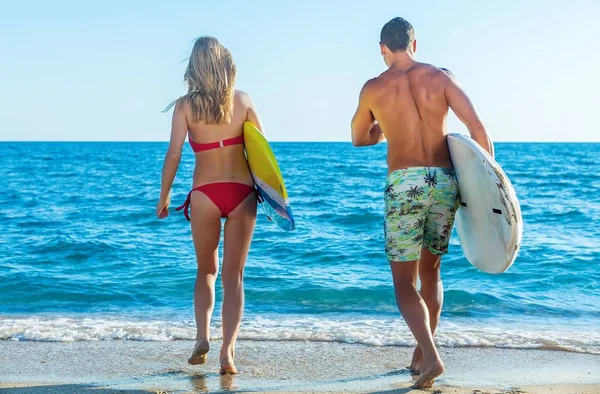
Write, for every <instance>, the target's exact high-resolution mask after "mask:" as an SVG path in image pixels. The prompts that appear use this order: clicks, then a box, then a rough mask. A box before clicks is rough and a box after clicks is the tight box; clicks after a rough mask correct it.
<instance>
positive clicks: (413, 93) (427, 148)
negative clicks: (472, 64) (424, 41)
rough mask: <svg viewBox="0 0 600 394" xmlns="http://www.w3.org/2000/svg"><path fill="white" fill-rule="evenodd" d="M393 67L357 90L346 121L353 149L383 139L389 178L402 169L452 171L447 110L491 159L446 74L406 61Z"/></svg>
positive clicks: (478, 126) (470, 110)
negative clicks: (355, 104)
mask: <svg viewBox="0 0 600 394" xmlns="http://www.w3.org/2000/svg"><path fill="white" fill-rule="evenodd" d="M398 63H399V64H394V65H392V66H391V67H390V68H389V69H388V70H387V71H385V72H384V73H382V74H381V75H380V76H379V77H377V78H374V79H371V80H370V81H368V82H367V83H366V84H365V86H364V87H363V90H362V92H361V96H360V103H359V108H358V109H357V113H356V115H355V117H354V119H353V122H352V124H353V140H354V143H355V145H372V144H374V143H377V142H379V141H382V140H383V139H384V138H385V139H386V140H387V142H388V171H389V172H390V173H391V172H393V171H395V170H398V169H400V168H408V167H427V166H431V167H452V163H451V161H450V153H449V151H448V143H447V142H446V134H447V131H446V118H447V116H448V109H449V108H452V110H453V111H454V112H455V113H456V115H457V116H458V117H459V118H460V119H461V120H462V121H463V123H465V125H466V126H467V127H468V128H469V131H470V133H471V136H472V137H473V138H474V139H475V140H476V141H477V142H478V143H479V144H480V145H481V146H482V147H483V148H484V149H485V150H487V151H488V152H489V153H492V155H493V148H492V144H491V141H490V140H489V138H488V137H487V134H486V131H485V129H484V127H483V124H482V123H481V121H480V120H479V117H478V116H477V113H476V111H475V108H474V107H473V105H472V104H471V102H470V100H469V98H468V97H467V95H466V94H465V93H464V91H463V90H462V89H461V88H460V87H459V86H458V84H457V83H456V81H455V80H454V78H453V77H452V76H451V75H450V74H449V72H446V71H443V70H442V69H439V68H436V67H434V66H432V65H430V64H426V63H419V62H416V61H414V60H410V59H408V61H400V62H398ZM375 121H376V123H374V122H375ZM361 134H362V138H361ZM355 135H356V138H354V137H355Z"/></svg>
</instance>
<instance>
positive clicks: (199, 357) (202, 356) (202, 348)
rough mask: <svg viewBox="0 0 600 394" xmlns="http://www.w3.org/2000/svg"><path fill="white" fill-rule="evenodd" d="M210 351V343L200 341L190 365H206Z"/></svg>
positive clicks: (190, 359) (189, 361)
mask: <svg viewBox="0 0 600 394" xmlns="http://www.w3.org/2000/svg"><path fill="white" fill-rule="evenodd" d="M209 350H210V345H209V344H208V341H198V342H196V346H195V347H194V351H193V352H192V356H191V357H190V358H189V359H188V363H190V364H192V365H200V364H204V363H205V362H206V359H207V357H208V356H207V353H208V351H209Z"/></svg>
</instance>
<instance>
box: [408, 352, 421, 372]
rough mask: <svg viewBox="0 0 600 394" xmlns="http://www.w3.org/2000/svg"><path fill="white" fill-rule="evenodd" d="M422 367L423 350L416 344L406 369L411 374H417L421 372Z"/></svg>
mask: <svg viewBox="0 0 600 394" xmlns="http://www.w3.org/2000/svg"><path fill="white" fill-rule="evenodd" d="M422 368H423V351H422V350H421V348H420V347H419V345H417V347H416V348H415V351H414V352H413V357H412V361H411V362H410V366H409V367H408V370H409V371H410V373H411V374H413V375H419V374H420V373H421V369H422Z"/></svg>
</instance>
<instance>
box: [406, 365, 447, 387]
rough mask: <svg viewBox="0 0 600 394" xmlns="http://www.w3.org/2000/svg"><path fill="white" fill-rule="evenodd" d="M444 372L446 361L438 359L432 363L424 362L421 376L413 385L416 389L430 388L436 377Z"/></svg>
mask: <svg viewBox="0 0 600 394" xmlns="http://www.w3.org/2000/svg"><path fill="white" fill-rule="evenodd" d="M443 373H444V363H442V360H440V359H437V360H435V361H433V362H431V363H425V364H423V369H422V370H421V376H420V377H419V380H417V382H416V383H415V384H414V385H413V388H415V389H430V388H431V387H432V386H433V383H434V382H435V379H436V378H437V377H438V376H440V375H441V374H443Z"/></svg>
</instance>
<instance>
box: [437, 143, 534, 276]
mask: <svg viewBox="0 0 600 394" xmlns="http://www.w3.org/2000/svg"><path fill="white" fill-rule="evenodd" d="M448 147H449V148H450V156H451V158H452V164H453V165H454V169H455V171H456V177H457V180H458V189H459V193H460V203H461V206H460V208H459V209H458V211H457V213H456V230H457V232H458V237H459V240H460V245H461V246H462V249H463V252H464V253H465V257H466V258H467V260H469V262H470V263H471V264H473V265H474V266H475V267H476V268H478V269H480V270H481V271H484V272H488V273H491V274H498V273H501V272H504V271H506V270H507V269H508V268H509V267H510V266H511V265H512V264H513V262H514V261H515V259H516V258H517V255H518V253H519V248H520V247H521V240H522V239H523V218H522V216H521V207H520V206H519V201H518V200H517V196H516V194H515V189H514V188H513V186H512V184H511V183H510V181H509V180H508V177H507V176H506V174H505V173H504V171H502V169H501V168H500V166H499V165H498V163H496V161H495V160H494V159H493V158H492V157H491V156H490V155H489V154H488V153H487V152H486V151H485V150H483V149H482V148H481V147H480V146H479V144H477V142H475V141H474V140H473V139H471V138H470V137H467V136H466V135H463V134H454V133H453V134H448Z"/></svg>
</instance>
